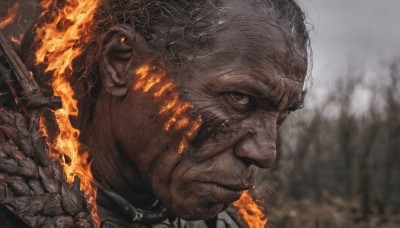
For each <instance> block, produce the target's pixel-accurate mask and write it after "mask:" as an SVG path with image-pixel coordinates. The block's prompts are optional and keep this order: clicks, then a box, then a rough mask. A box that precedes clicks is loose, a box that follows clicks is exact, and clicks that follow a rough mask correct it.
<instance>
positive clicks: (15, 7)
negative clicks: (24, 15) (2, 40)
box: [0, 3, 20, 29]
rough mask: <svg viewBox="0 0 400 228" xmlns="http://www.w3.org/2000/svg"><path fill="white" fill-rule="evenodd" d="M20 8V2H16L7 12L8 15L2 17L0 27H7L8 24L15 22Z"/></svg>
mask: <svg viewBox="0 0 400 228" xmlns="http://www.w3.org/2000/svg"><path fill="white" fill-rule="evenodd" d="M19 8H20V4H19V3H15V4H14V5H13V6H12V7H11V8H10V9H9V10H8V13H7V16H6V17H5V18H2V19H0V29H2V28H4V27H6V26H7V25H9V24H11V23H13V22H14V21H15V19H16V18H17V13H18V10H19Z"/></svg>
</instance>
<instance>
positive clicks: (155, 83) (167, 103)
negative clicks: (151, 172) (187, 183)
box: [133, 65, 202, 153]
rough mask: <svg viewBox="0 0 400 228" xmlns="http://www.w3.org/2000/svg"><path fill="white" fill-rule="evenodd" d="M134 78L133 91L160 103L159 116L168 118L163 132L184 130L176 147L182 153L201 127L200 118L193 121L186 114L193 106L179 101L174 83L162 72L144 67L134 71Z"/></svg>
mask: <svg viewBox="0 0 400 228" xmlns="http://www.w3.org/2000/svg"><path fill="white" fill-rule="evenodd" d="M136 76H137V79H136V82H135V84H134V87H133V89H134V90H142V92H144V93H149V94H151V95H152V97H153V98H154V99H155V101H156V102H159V103H161V108H160V111H159V114H160V115H163V116H167V117H168V121H167V122H166V123H165V125H164V131H165V132H168V131H170V130H172V129H174V130H176V131H180V130H184V135H183V137H182V139H181V142H180V144H179V147H178V152H179V153H182V152H183V151H184V150H185V148H186V146H187V145H188V143H189V140H190V139H191V138H192V137H193V134H194V132H196V131H197V129H199V127H200V126H201V123H202V120H201V118H200V117H199V118H198V119H197V120H193V119H191V118H190V117H189V116H187V112H188V111H189V110H191V109H193V106H192V105H191V104H190V103H189V102H184V101H181V100H180V99H179V93H178V91H177V89H176V86H175V84H174V82H173V81H172V80H170V79H168V78H167V77H166V75H165V72H164V71H163V70H161V69H157V68H151V67H150V66H148V65H145V66H142V67H139V68H138V69H137V70H136Z"/></svg>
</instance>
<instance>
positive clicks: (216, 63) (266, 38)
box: [194, 0, 307, 84]
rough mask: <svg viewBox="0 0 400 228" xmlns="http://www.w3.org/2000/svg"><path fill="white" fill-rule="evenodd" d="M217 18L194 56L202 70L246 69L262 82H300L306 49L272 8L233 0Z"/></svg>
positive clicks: (305, 67)
mask: <svg viewBox="0 0 400 228" xmlns="http://www.w3.org/2000/svg"><path fill="white" fill-rule="evenodd" d="M250 2H251V1H250ZM217 20H218V21H217V23H216V26H215V27H214V28H213V29H212V30H211V31H210V34H209V42H208V45H207V48H204V49H203V50H201V51H199V52H198V54H197V56H196V57H195V59H194V61H195V62H197V63H198V64H200V66H203V67H205V68H208V69H204V70H205V71H213V72H210V73H212V74H214V75H218V74H222V73H223V72H225V71H235V70H238V71H241V72H243V71H249V72H251V74H252V75H253V76H254V77H258V79H260V80H261V81H263V80H264V79H266V80H269V79H268V78H270V77H283V78H286V79H289V80H291V81H294V82H299V84H302V82H303V81H304V79H305V76H306V71H307V48H306V47H305V45H304V44H299V43H298V42H297V41H296V40H297V39H296V36H297V35H298V34H296V33H295V30H294V28H293V29H292V28H290V26H285V25H284V24H283V23H284V22H283V21H282V20H281V19H279V17H278V16H277V13H276V12H275V11H274V9H273V8H271V7H269V6H265V7H255V5H251V4H244V3H243V1H235V0H234V1H232V2H231V4H227V5H226V7H224V8H223V11H222V12H221V13H220V16H219V18H218V19H217ZM207 66H208V67H207ZM211 68H212V69H211Z"/></svg>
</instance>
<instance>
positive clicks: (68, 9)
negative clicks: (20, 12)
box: [35, 0, 100, 227]
mask: <svg viewBox="0 0 400 228" xmlns="http://www.w3.org/2000/svg"><path fill="white" fill-rule="evenodd" d="M98 2H99V0H65V2H64V3H63V4H64V5H63V7H60V8H55V7H54V6H55V5H56V4H57V1H54V0H42V1H41V3H40V4H39V6H40V7H41V8H42V13H41V15H40V17H45V16H47V11H46V10H47V9H49V8H54V11H52V12H50V13H51V15H50V17H51V20H47V19H46V23H44V24H43V25H41V26H40V27H37V28H36V30H37V31H36V37H35V42H36V44H37V46H38V48H37V50H36V52H35V56H36V64H37V65H39V64H44V65H45V66H46V69H45V71H46V72H53V80H52V87H53V91H54V95H55V96H60V97H61V99H62V108H61V109H59V110H57V111H56V112H55V115H56V117H57V121H58V124H59V127H60V134H59V135H58V136H57V138H56V140H55V143H54V145H52V148H53V149H54V150H55V151H57V152H58V153H59V159H60V161H61V164H62V166H63V169H64V172H65V175H66V178H67V181H68V183H70V184H71V183H72V182H73V180H74V177H75V176H77V177H79V178H80V179H81V191H82V192H84V193H85V194H86V195H87V197H88V201H89V203H90V205H91V214H92V218H93V221H94V223H95V225H96V226H97V227H99V222H100V220H99V217H98V215H97V207H96V199H95V198H96V191H97V190H96V188H95V186H93V185H92V183H91V180H93V176H92V173H91V170H90V163H89V162H88V156H89V154H88V153H87V152H83V153H80V152H79V145H80V144H79V141H78V137H79V134H80V131H79V130H78V129H75V128H74V127H73V126H72V124H71V122H70V117H71V116H72V117H74V116H77V115H78V108H77V101H76V100H75V99H74V98H73V97H74V91H73V90H72V87H71V85H70V84H69V82H68V80H67V78H68V76H69V73H70V72H72V61H73V60H74V59H75V58H76V57H78V56H79V55H80V54H81V53H82V51H83V48H84V47H85V45H86V44H87V43H88V42H89V41H90V38H91V31H92V29H91V28H92V21H93V17H94V13H95V10H96V6H97V5H98ZM53 153H55V152H53Z"/></svg>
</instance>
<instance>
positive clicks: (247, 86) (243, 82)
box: [218, 74, 284, 107]
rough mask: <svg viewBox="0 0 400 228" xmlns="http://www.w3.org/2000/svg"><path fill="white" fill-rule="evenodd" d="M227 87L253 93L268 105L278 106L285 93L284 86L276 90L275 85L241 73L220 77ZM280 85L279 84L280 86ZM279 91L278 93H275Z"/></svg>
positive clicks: (219, 79) (220, 80)
mask: <svg viewBox="0 0 400 228" xmlns="http://www.w3.org/2000/svg"><path fill="white" fill-rule="evenodd" d="M218 81H219V82H221V83H222V84H223V85H224V87H225V88H227V89H230V88H232V91H234V90H235V91H237V92H244V93H246V94H249V95H253V96H256V97H258V98H259V100H261V101H262V102H263V103H264V102H265V103H266V104H267V105H268V106H273V107H275V106H278V105H279V103H280V101H281V100H282V96H283V94H284V88H283V87H282V88H276V87H275V91H274V89H273V88H272V87H274V86H273V85H270V86H267V85H266V84H264V83H263V82H261V81H259V80H256V79H254V78H253V77H251V76H248V75H244V74H239V75H235V76H232V75H223V76H221V77H219V78H218ZM279 86H280V85H278V87H279ZM276 92H278V94H274V93H276Z"/></svg>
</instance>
